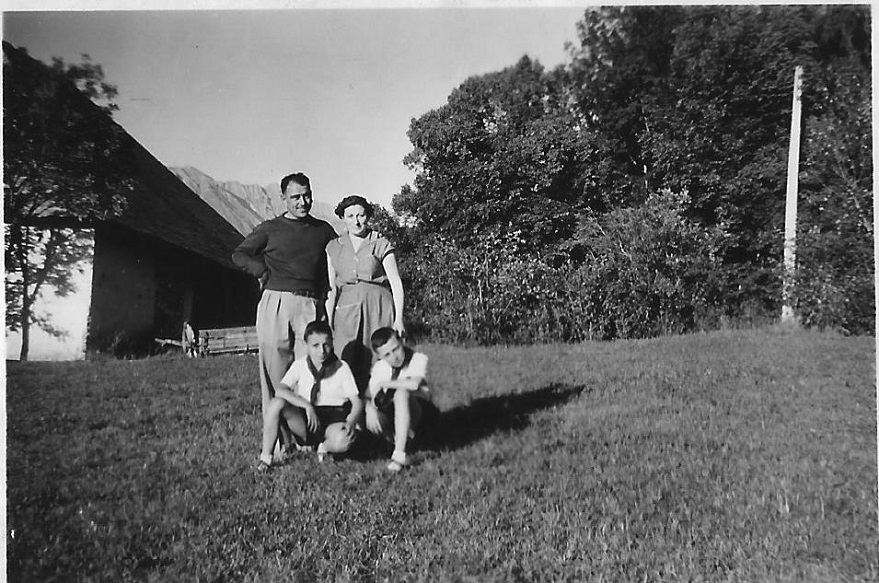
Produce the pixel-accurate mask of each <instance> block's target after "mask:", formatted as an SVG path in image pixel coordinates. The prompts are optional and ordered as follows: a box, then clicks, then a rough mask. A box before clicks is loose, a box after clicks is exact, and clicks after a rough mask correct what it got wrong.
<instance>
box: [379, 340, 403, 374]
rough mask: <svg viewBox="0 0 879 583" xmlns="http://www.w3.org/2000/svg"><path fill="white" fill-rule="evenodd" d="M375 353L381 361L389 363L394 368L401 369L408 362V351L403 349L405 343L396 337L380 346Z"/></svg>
mask: <svg viewBox="0 0 879 583" xmlns="http://www.w3.org/2000/svg"><path fill="white" fill-rule="evenodd" d="M375 352H376V354H378V357H379V358H380V359H382V360H384V361H385V362H387V363H388V364H389V365H391V367H392V368H400V367H401V366H403V363H404V362H405V361H406V351H405V350H404V349H403V343H402V342H400V339H399V338H397V337H396V336H391V339H390V340H388V341H387V342H385V343H384V344H382V345H381V346H379V347H378V350H376V351H375Z"/></svg>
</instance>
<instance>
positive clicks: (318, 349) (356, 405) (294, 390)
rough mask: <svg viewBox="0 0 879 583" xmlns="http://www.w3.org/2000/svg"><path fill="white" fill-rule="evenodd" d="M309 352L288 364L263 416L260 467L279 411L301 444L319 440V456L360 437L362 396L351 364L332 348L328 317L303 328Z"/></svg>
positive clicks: (267, 463) (266, 463) (265, 465)
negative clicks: (338, 356) (359, 425)
mask: <svg viewBox="0 0 879 583" xmlns="http://www.w3.org/2000/svg"><path fill="white" fill-rule="evenodd" d="M303 338H304V340H305V345H306V352H307V354H306V355H305V356H304V357H302V358H299V359H297V360H295V361H294V362H293V364H292V365H290V368H289V369H288V370H287V372H286V374H285V375H284V378H283V379H281V383H280V385H279V387H278V388H277V390H276V391H275V397H274V398H273V399H272V400H271V401H270V402H269V405H268V407H267V408H266V413H265V417H264V418H263V441H262V452H261V453H260V456H259V460H260V461H259V466H257V470H258V471H260V472H263V471H266V470H268V469H269V468H271V465H272V450H273V449H274V447H275V442H276V441H277V439H278V425H279V423H280V419H281V416H283V417H284V419H286V421H287V424H288V425H289V426H290V430H291V431H292V432H293V434H294V437H295V439H296V442H297V444H299V445H317V455H318V460H320V461H323V459H324V458H325V457H326V456H327V455H328V454H334V453H343V452H346V451H348V449H349V448H350V447H351V445H352V444H353V443H354V440H355V439H356V437H357V421H358V419H359V418H360V415H361V413H362V412H363V401H361V400H360V397H359V395H358V393H357V384H356V383H355V382H354V375H353V374H352V373H351V369H350V368H349V367H348V364H347V363H345V361H343V360H339V359H338V358H337V357H336V355H335V354H334V353H333V333H332V330H331V329H330V326H329V324H327V323H326V322H319V321H316V322H311V323H310V324H308V325H307V326H306V328H305V333H304V334H303Z"/></svg>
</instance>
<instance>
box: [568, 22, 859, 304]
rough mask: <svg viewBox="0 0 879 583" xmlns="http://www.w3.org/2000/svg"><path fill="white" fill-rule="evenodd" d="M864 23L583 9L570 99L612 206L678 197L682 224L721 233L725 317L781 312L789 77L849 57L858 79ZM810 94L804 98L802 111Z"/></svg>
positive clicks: (812, 92)
mask: <svg viewBox="0 0 879 583" xmlns="http://www.w3.org/2000/svg"><path fill="white" fill-rule="evenodd" d="M864 15H865V11H864V10H863V9H861V8H857V7H835V8H826V7H793V6H791V7H769V6H761V7H744V6H736V7H714V6H712V7H691V8H681V7H624V8H602V9H594V10H590V11H587V13H586V15H585V17H584V20H583V21H582V22H581V23H580V25H579V31H580V40H581V46H580V47H579V48H577V49H574V50H573V51H572V55H573V60H572V63H571V65H570V67H569V70H570V75H571V79H572V91H574V93H575V95H576V96H577V100H578V104H579V106H580V108H581V109H582V110H583V111H584V112H585V114H586V116H587V117H588V118H589V119H590V120H592V127H593V129H594V130H595V131H596V132H598V133H600V134H602V135H603V136H604V138H605V140H606V141H607V143H609V144H610V145H611V150H610V151H609V152H608V154H607V155H608V156H609V157H614V156H615V159H616V161H615V163H614V165H615V166H616V168H617V170H616V174H614V175H609V179H610V184H609V190H610V192H611V193H613V194H612V197H613V198H614V199H616V200H621V201H625V199H626V198H627V197H628V198H631V199H636V200H637V199H639V198H641V197H642V196H643V195H642V194H640V193H644V192H651V191H655V190H661V189H671V190H673V191H676V192H677V191H683V190H686V191H687V192H688V193H689V195H690V200H691V202H690V208H689V209H688V216H689V217H690V218H693V219H695V220H697V221H698V222H700V223H701V224H702V225H704V226H705V227H706V228H710V227H712V226H720V227H722V229H723V230H724V231H725V232H727V233H728V234H729V235H730V236H729V237H728V238H727V240H726V242H725V249H723V250H722V258H723V265H724V267H723V271H724V277H725V279H726V280H727V293H726V299H727V302H728V305H729V307H730V308H731V312H733V313H735V312H736V311H738V309H740V308H743V307H745V306H756V307H757V308H758V310H766V311H768V312H772V311H774V310H775V304H777V302H778V295H779V289H780V281H779V279H778V276H777V267H778V264H779V261H780V258H781V245H780V244H779V241H781V240H782V226H783V216H784V210H783V203H784V188H785V186H784V185H785V173H786V171H785V168H786V154H787V143H788V142H787V141H788V132H789V124H790V121H789V120H790V107H791V87H792V82H793V71H794V67H795V66H796V65H802V66H804V68H805V69H806V72H807V73H806V76H807V83H812V82H811V81H809V79H810V75H811V78H812V79H817V77H818V75H817V74H816V73H817V72H818V71H820V70H821V69H822V67H824V66H827V65H829V61H828V60H829V59H832V58H833V57H834V55H841V54H848V53H847V51H848V52H852V51H854V52H856V53H857V55H856V58H855V59H854V60H855V61H856V62H858V63H860V66H861V67H862V68H863V67H864V63H868V62H869V48H868V47H866V44H867V40H866V39H868V38H869V34H866V33H865V26H866V18H865V16H864ZM818 85H819V83H817V81H816V83H814V84H812V85H807V87H806V94H807V96H806V98H804V100H805V102H806V103H805V107H806V109H807V112H808V111H809V108H810V107H812V108H814V107H816V106H817V104H816V99H815V98H814V97H813V98H811V101H810V97H809V96H810V95H812V96H814V95H815V88H816V87H817V86H818ZM807 115H808V113H807ZM813 162H814V160H813ZM737 306H738V307H737Z"/></svg>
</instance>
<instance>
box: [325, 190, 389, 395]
mask: <svg viewBox="0 0 879 583" xmlns="http://www.w3.org/2000/svg"><path fill="white" fill-rule="evenodd" d="M372 214H373V208H372V205H371V204H370V203H369V202H368V201H367V200H366V199H365V198H363V197H362V196H359V195H356V194H354V195H351V196H347V197H345V198H344V199H342V201H341V202H340V203H339V205H338V206H337V207H336V216H338V217H339V218H341V219H342V220H343V221H345V226H346V228H347V230H348V232H347V234H345V235H341V236H340V237H339V238H337V239H334V240H333V241H330V243H329V244H328V245H327V267H328V271H329V276H330V292H329V294H328V295H327V316H328V318H329V321H330V325H331V326H332V327H333V331H334V334H333V337H334V347H335V350H336V354H338V355H339V357H340V358H341V359H342V360H344V361H345V362H347V363H348V365H349V366H350V367H351V371H352V372H353V373H354V379H355V380H356V381H357V388H358V389H359V391H360V394H361V395H362V394H363V392H364V391H365V390H366V385H367V383H368V381H369V370H370V367H371V366H372V361H373V355H372V349H371V348H370V336H371V335H372V333H373V332H374V331H375V330H377V329H379V328H383V327H386V326H390V327H392V328H393V329H394V330H396V331H397V332H398V333H399V334H401V335H402V334H404V333H405V330H404V328H403V299H404V296H403V283H402V282H401V281H400V272H399V271H398V270H397V259H396V257H395V255H394V246H393V245H392V244H391V242H390V241H388V240H387V239H385V238H384V237H383V236H381V235H380V234H379V233H377V232H375V231H373V230H372V229H371V228H370V226H369V221H370V219H371V218H372Z"/></svg>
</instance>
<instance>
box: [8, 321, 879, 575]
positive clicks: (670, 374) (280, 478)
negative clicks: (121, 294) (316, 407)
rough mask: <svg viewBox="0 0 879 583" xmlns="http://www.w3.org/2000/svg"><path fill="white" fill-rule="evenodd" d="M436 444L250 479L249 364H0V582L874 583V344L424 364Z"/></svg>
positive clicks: (588, 348)
mask: <svg viewBox="0 0 879 583" xmlns="http://www.w3.org/2000/svg"><path fill="white" fill-rule="evenodd" d="M422 349H423V350H424V351H425V352H427V353H428V354H429V355H430V356H431V371H430V375H431V378H432V380H433V383H432V384H433V390H434V392H435V393H436V402H437V405H438V406H439V408H440V410H441V411H442V416H441V420H442V426H443V429H442V434H441V436H440V439H439V440H438V441H437V442H436V443H435V444H433V445H432V446H431V447H430V448H427V449H424V450H421V451H419V452H418V453H417V454H416V455H415V461H416V465H415V466H414V467H412V468H410V469H408V470H407V471H405V472H403V473H402V474H400V475H390V474H389V473H387V472H386V471H385V470H384V463H385V459H384V455H385V452H380V454H379V453H377V452H376V451H375V449H374V448H370V449H366V450H363V451H361V453H360V455H359V456H358V457H359V459H357V460H351V459H349V460H340V461H337V462H336V463H333V464H322V465H319V464H318V463H317V462H316V460H314V459H313V458H312V457H310V456H307V457H299V458H296V459H294V460H293V461H291V462H290V463H288V464H286V465H284V466H281V467H278V468H276V469H275V470H273V471H272V472H271V473H270V474H268V475H257V474H255V473H254V471H253V468H254V466H255V462H256V458H257V453H258V442H259V430H260V424H259V414H258V409H259V394H258V385H257V380H256V376H257V375H256V371H257V367H256V359H255V357H252V356H237V357H235V356H230V357H215V358H209V359H201V360H195V361H192V360H184V359H181V358H168V357H162V358H154V359H148V360H142V361H100V362H72V363H8V364H7V366H8V370H7V374H8V380H7V412H8V436H7V448H8V449H7V456H8V467H7V472H8V484H7V488H8V502H7V504H8V506H7V512H8V517H7V527H8V529H9V530H8V533H7V556H8V576H9V580H10V581H217V582H219V581H300V582H304V581H462V582H470V581H782V582H788V581H818V582H822V581H876V580H877V578H879V551H877V549H879V536H877V523H879V521H877V467H876V453H877V448H876V388H875V384H874V379H875V371H874V362H875V360H874V352H873V351H874V341H873V339H872V338H844V337H841V336H837V335H834V334H829V333H813V332H785V331H781V330H776V329H764V330H756V331H726V332H717V333H712V334H703V335H693V336H682V337H673V338H662V339H656V340H649V341H625V342H624V341H620V342H611V343H586V344H582V345H564V346H535V347H514V348H473V349H464V348H456V347H449V346H436V345H428V346H424V347H422Z"/></svg>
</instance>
